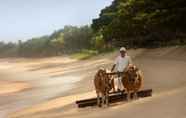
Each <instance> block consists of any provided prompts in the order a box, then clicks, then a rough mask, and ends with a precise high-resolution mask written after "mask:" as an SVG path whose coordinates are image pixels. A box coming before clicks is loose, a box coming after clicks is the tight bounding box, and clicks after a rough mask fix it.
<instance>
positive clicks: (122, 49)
mask: <svg viewBox="0 0 186 118" xmlns="http://www.w3.org/2000/svg"><path fill="white" fill-rule="evenodd" d="M119 51H120V52H122V51H123V52H126V51H127V50H126V48H125V47H121V48H120V50H119Z"/></svg>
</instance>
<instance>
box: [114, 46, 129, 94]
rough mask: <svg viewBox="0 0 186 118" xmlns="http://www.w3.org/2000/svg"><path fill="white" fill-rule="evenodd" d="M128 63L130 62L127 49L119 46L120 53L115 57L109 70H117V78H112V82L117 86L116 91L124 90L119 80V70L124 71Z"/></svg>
mask: <svg viewBox="0 0 186 118" xmlns="http://www.w3.org/2000/svg"><path fill="white" fill-rule="evenodd" d="M129 64H132V60H131V58H130V56H128V55H127V50H126V48H125V47H121V48H120V55H119V56H118V57H117V58H116V59H115V62H114V65H113V66H112V69H111V71H112V72H113V71H114V72H118V75H117V79H115V80H114V84H115V85H116V86H117V91H122V90H124V87H123V84H122V81H121V78H122V77H121V72H124V71H126V69H127V67H128V66H129Z"/></svg>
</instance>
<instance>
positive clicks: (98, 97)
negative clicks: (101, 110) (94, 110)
mask: <svg viewBox="0 0 186 118" xmlns="http://www.w3.org/2000/svg"><path fill="white" fill-rule="evenodd" d="M97 106H98V107H101V104H100V94H99V93H98V94H97Z"/></svg>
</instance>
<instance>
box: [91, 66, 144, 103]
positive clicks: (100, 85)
mask: <svg viewBox="0 0 186 118" xmlns="http://www.w3.org/2000/svg"><path fill="white" fill-rule="evenodd" d="M116 74H117V73H116ZM118 74H120V75H121V80H122V84H123V87H124V88H125V90H126V92H127V100H130V97H131V96H130V94H131V92H133V93H134V98H135V99H136V98H137V92H138V91H139V89H140V88H141V86H142V83H143V75H142V72H141V70H139V69H138V68H137V67H136V66H135V65H129V66H128V67H127V69H126V71H125V72H123V73H118ZM94 85H95V89H96V94H97V105H98V106H99V107H101V106H103V105H107V106H108V105H109V101H108V100H109V92H110V91H111V90H112V89H113V90H115V86H114V78H113V77H112V76H111V75H110V74H108V73H107V71H106V69H104V68H101V69H99V70H98V72H97V73H96V75H95V78H94ZM100 98H101V99H100Z"/></svg>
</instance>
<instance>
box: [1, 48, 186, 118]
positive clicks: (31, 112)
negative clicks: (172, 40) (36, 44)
mask: <svg viewBox="0 0 186 118" xmlns="http://www.w3.org/2000/svg"><path fill="white" fill-rule="evenodd" d="M185 51H186V47H170V48H158V49H148V50H147V49H138V50H130V51H129V55H131V56H132V58H133V60H134V62H135V64H136V65H137V66H139V68H140V69H141V70H142V71H143V73H144V76H145V81H144V86H143V88H152V89H153V91H154V93H153V96H152V97H150V98H145V99H139V100H138V101H132V102H129V103H124V102H122V103H118V104H114V105H111V107H109V108H103V109H100V108H97V107H93V108H91V107H89V108H85V109H78V108H77V107H76V105H75V104H74V101H75V100H77V99H82V98H85V97H91V96H95V93H94V92H93V89H94V87H93V84H92V79H93V76H94V73H95V71H96V70H97V69H98V68H99V67H100V66H104V67H109V68H111V64H112V62H113V59H114V58H115V57H116V55H117V52H115V53H109V54H105V55H99V56H97V57H94V58H92V59H89V60H85V61H75V60H68V59H67V58H65V59H66V61H64V62H63V58H53V59H51V58H50V59H43V60H42V59H40V60H39V61H38V60H33V61H30V60H29V61H28V60H27V59H24V60H21V61H20V60H19V59H16V62H14V61H10V60H11V59H4V60H1V62H0V63H1V68H0V70H1V71H0V75H2V76H4V77H6V78H7V79H9V80H12V81H13V80H17V79H18V80H19V79H22V80H24V81H25V82H28V83H29V84H32V85H33V89H32V90H28V91H25V92H22V93H19V94H18V95H15V96H14V97H15V98H14V99H12V100H11V102H12V104H9V105H5V106H1V109H0V110H1V112H2V113H4V114H5V115H4V116H6V115H7V114H9V117H12V118H43V117H44V118H61V117H63V118H76V117H77V118H86V117H87V118H95V117H96V118H99V117H100V118H113V117H119V118H120V117H121V118H122V117H126V118H130V117H132V118H149V117H151V118H157V117H159V118H185V117H186V100H185V98H186V93H185V91H186V52H185ZM7 61H8V64H7ZM5 63H6V64H5ZM3 64H4V65H6V66H5V67H6V68H3V67H2V65H3ZM7 65H8V66H7ZM15 67H16V68H17V69H16V70H13V68H15ZM9 73H11V75H12V76H10V75H9V76H7V74H9ZM6 78H4V79H6ZM74 78H75V79H74ZM64 79H65V81H64ZM67 79H68V80H69V81H66V80H67ZM65 88H68V89H66V90H64V89H65ZM2 99H3V97H1V96H0V100H2ZM20 101H24V103H21V104H22V105H20ZM15 103H16V104H15ZM19 106H20V107H19Z"/></svg>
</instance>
